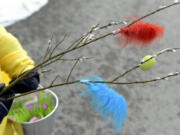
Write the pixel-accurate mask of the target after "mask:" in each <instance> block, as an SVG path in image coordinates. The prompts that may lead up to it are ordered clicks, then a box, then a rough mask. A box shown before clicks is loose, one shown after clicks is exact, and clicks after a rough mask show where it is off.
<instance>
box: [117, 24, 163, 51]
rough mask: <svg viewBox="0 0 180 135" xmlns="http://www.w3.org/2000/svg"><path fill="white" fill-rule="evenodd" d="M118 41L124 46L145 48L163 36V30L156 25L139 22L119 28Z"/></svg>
mask: <svg viewBox="0 0 180 135" xmlns="http://www.w3.org/2000/svg"><path fill="white" fill-rule="evenodd" d="M118 34H119V35H118V39H119V40H120V42H121V43H122V44H123V46H126V45H128V44H134V45H137V46H140V47H146V46H148V45H149V44H150V43H152V42H153V41H154V40H156V39H158V38H160V37H162V36H163V35H164V28H163V27H161V26H158V25H156V24H150V23H145V22H142V21H139V22H137V23H135V24H133V25H131V26H129V27H123V28H119V33H118Z"/></svg>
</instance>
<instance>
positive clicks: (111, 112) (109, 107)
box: [81, 76, 127, 133]
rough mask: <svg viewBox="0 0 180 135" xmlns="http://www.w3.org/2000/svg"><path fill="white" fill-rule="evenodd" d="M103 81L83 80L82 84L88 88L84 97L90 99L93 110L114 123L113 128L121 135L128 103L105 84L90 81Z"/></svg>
mask: <svg viewBox="0 0 180 135" xmlns="http://www.w3.org/2000/svg"><path fill="white" fill-rule="evenodd" d="M92 80H93V81H103V79H101V78H100V77H98V76H94V77H91V78H89V79H85V80H81V83H83V84H85V85H86V86H87V89H86V90H85V92H83V95H85V96H86V97H88V98H89V99H90V104H91V106H92V108H93V109H94V110H95V111H96V112H98V113H100V115H101V116H102V117H103V118H105V119H108V118H110V119H111V121H112V126H113V128H114V129H115V130H116V131H117V132H118V133H120V132H121V129H122V125H123V123H124V121H125V120H126V118H127V103H126V100H125V99H124V98H123V96H121V95H120V94H118V93H117V92H115V91H114V90H113V89H111V88H109V87H108V85H107V84H105V83H91V82H89V81H92Z"/></svg>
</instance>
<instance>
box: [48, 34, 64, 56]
mask: <svg viewBox="0 0 180 135" xmlns="http://www.w3.org/2000/svg"><path fill="white" fill-rule="evenodd" d="M66 36H67V34H65V35H64V36H63V38H62V40H60V41H59V42H58V43H57V44H56V45H55V46H54V48H53V49H52V51H51V52H50V55H49V57H51V56H52V54H53V53H54V51H55V50H56V48H57V47H58V46H59V45H60V44H61V43H62V42H64V40H65V38H66Z"/></svg>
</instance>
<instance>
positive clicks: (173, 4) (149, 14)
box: [127, 2, 180, 27]
mask: <svg viewBox="0 0 180 135" xmlns="http://www.w3.org/2000/svg"><path fill="white" fill-rule="evenodd" d="M178 4H180V2H174V3H172V4H170V5H167V6H163V7H161V8H159V9H156V10H154V11H152V12H150V13H148V14H146V15H144V16H142V17H140V18H138V19H137V20H135V21H133V22H131V23H130V24H129V25H127V27H129V26H131V25H133V24H135V23H136V22H138V21H140V20H142V19H144V18H146V17H148V16H151V15H153V14H155V13H157V12H159V11H162V10H164V9H167V8H169V7H172V6H175V5H178Z"/></svg>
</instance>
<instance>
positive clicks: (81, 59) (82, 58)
mask: <svg viewBox="0 0 180 135" xmlns="http://www.w3.org/2000/svg"><path fill="white" fill-rule="evenodd" d="M84 59H87V57H81V58H80V59H79V60H80V61H83V60H84Z"/></svg>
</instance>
